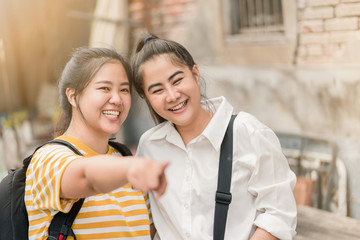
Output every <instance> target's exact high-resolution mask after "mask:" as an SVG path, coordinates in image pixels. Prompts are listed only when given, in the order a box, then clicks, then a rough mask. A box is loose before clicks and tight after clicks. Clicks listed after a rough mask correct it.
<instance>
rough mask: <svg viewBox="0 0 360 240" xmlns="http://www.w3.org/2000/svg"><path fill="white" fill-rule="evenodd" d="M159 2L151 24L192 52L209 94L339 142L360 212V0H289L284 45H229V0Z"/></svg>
mask: <svg viewBox="0 0 360 240" xmlns="http://www.w3.org/2000/svg"><path fill="white" fill-rule="evenodd" d="M132 2H133V3H134V2H137V3H136V4H137V5H136V6H137V8H132V13H133V16H134V15H136V16H137V19H141V17H142V15H141V13H140V12H139V11H138V10H139V9H141V7H140V6H141V2H140V1H134V0H133V1H132ZM155 2H156V8H157V9H158V10H157V11H155V13H153V14H154V15H152V16H150V17H149V16H148V17H147V20H148V25H149V24H150V25H151V24H153V25H152V27H153V28H152V29H153V30H154V32H155V33H156V34H159V35H160V36H162V37H167V38H170V39H173V40H176V41H179V42H181V43H183V44H184V45H185V46H186V47H187V48H188V49H189V50H190V52H192V53H193V55H194V57H195V60H196V61H197V63H198V65H199V66H200V67H201V69H200V71H201V74H202V77H203V78H204V79H206V81H207V93H208V94H207V95H208V96H209V97H211V96H218V95H224V96H226V97H227V98H228V99H229V100H230V101H231V102H232V103H233V105H234V107H235V110H236V111H239V110H243V111H247V112H250V113H252V114H254V115H255V116H256V117H257V118H259V119H260V120H261V121H262V122H264V123H265V124H267V125H268V126H270V127H271V128H273V129H274V130H283V131H291V132H300V133H311V134H316V135H320V136H323V137H329V138H332V139H334V140H335V141H336V142H337V143H338V146H339V158H341V159H342V160H343V161H344V163H345V165H346V169H347V171H348V180H349V204H350V215H351V216H353V217H355V218H359V219H360V190H359V187H358V186H360V178H359V177H358V172H359V171H360V109H359V107H358V106H359V103H360V70H359V68H358V66H359V65H360V38H359V35H360V31H359V29H360V24H359V21H360V18H359V16H360V10H359V9H360V0H297V1H295V2H292V3H291V4H290V3H289V2H288V1H286V2H287V4H285V5H284V6H285V7H286V8H287V9H285V14H290V15H291V16H290V17H292V19H291V18H287V19H288V21H290V22H291V24H290V26H288V31H290V34H289V35H288V36H287V37H286V39H285V42H284V44H283V48H282V47H281V45H276V44H275V45H274V44H266V43H261V44H252V43H251V42H250V43H247V44H242V43H239V44H238V45H229V44H228V43H227V42H226V38H225V36H224V29H223V17H224V14H226V13H224V12H222V11H223V10H224V9H223V4H222V3H223V1H219V0H207V1H205V0H197V1H194V0H192V1H184V0H172V1H170V0H163V1H155ZM170 5H171V6H172V8H170V7H169V6H170ZM169 9H177V11H176V14H174V13H173V14H170V13H169V14H168V12H170V10H169ZM185 12H186V13H185ZM135 13H136V14H135ZM165 16H166V17H165ZM149 19H150V20H149ZM152 19H153V20H154V22H152V21H151V20H152ZM159 19H162V21H159ZM165 19H166V21H165ZM289 19H290V20H289ZM149 21H150V23H149ZM155 26H156V27H155ZM142 30H144V29H142V28H138V29H137V31H136V33H135V34H134V35H133V37H134V38H136V36H137V35H138V33H139V32H141V31H142ZM284 46H285V47H284Z"/></svg>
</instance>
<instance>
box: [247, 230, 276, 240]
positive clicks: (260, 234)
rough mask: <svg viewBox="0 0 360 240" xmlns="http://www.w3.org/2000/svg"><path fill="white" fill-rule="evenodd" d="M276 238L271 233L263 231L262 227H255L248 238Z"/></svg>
mask: <svg viewBox="0 0 360 240" xmlns="http://www.w3.org/2000/svg"><path fill="white" fill-rule="evenodd" d="M276 239H278V238H276V237H274V236H273V235H271V234H270V233H269V232H267V231H265V230H264V229H262V228H257V229H256V231H255V233H254V235H252V237H251V238H250V240H276Z"/></svg>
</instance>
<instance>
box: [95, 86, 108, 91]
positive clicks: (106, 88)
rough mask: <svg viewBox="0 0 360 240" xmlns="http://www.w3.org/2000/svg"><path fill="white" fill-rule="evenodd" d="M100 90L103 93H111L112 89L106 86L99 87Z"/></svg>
mask: <svg viewBox="0 0 360 240" xmlns="http://www.w3.org/2000/svg"><path fill="white" fill-rule="evenodd" d="M98 89H99V90H103V91H110V88H109V87H106V86H102V87H99V88H98Z"/></svg>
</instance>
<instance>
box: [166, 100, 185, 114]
mask: <svg viewBox="0 0 360 240" xmlns="http://www.w3.org/2000/svg"><path fill="white" fill-rule="evenodd" d="M186 103H187V100H186V101H184V102H183V103H181V104H179V105H177V106H176V107H174V108H170V109H169V110H170V111H176V110H179V109H180V108H182V107H184V106H185V105H186Z"/></svg>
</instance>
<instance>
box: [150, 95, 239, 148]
mask: <svg viewBox="0 0 360 240" xmlns="http://www.w3.org/2000/svg"><path fill="white" fill-rule="evenodd" d="M202 104H203V106H204V107H205V108H206V109H207V110H208V111H211V112H214V115H213V117H212V119H211V120H210V122H209V124H208V125H207V126H206V128H205V129H204V131H203V132H202V133H201V135H203V136H204V137H206V138H207V139H208V140H209V142H210V143H211V144H212V146H213V147H214V149H215V150H216V151H220V146H221V143H222V140H223V138H224V135H225V131H226V128H227V125H228V123H229V121H230V118H231V115H232V112H233V107H232V106H231V104H230V103H229V102H228V101H227V100H226V99H225V98H224V97H217V98H213V99H209V100H206V101H204V102H202ZM155 128H156V129H155V131H154V132H153V134H152V135H151V137H150V138H149V140H160V139H164V138H166V140H167V141H169V142H170V143H173V144H175V145H179V142H181V143H183V141H182V139H181V136H180V134H179V133H178V132H177V130H176V129H175V126H174V124H173V123H171V122H169V121H166V122H163V123H160V124H159V125H157V126H156V127H155ZM182 147H183V148H185V146H184V145H182Z"/></svg>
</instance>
